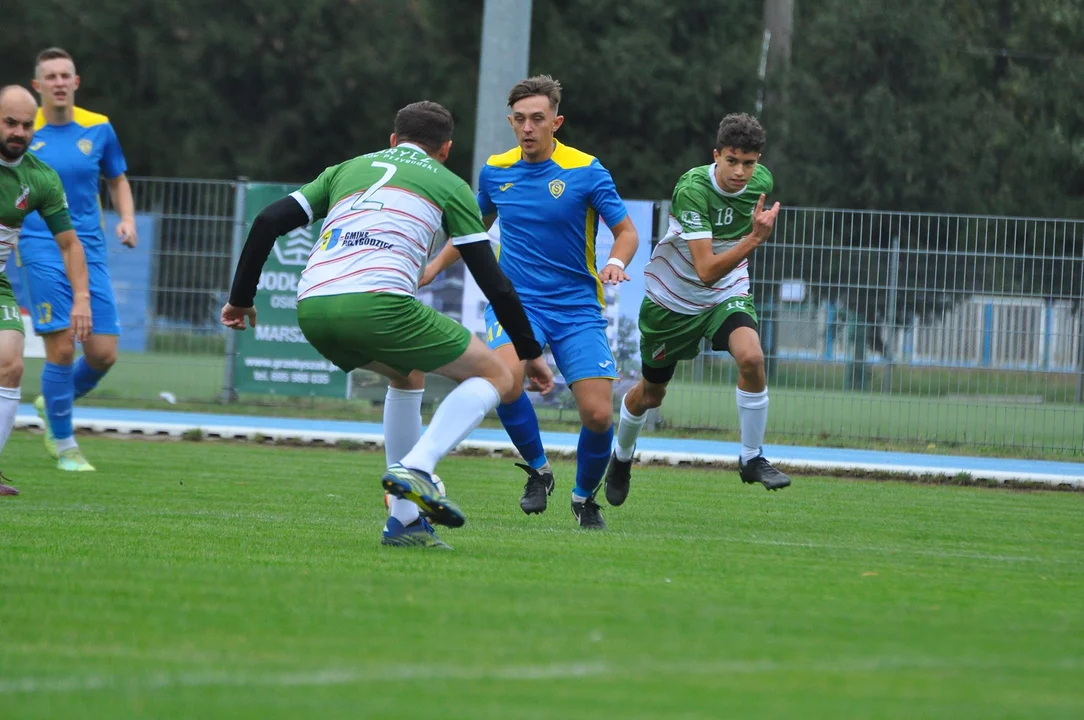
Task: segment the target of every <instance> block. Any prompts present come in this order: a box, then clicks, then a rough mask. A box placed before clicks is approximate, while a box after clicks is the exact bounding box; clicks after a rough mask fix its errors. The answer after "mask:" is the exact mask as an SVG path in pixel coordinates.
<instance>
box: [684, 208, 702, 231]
mask: <svg viewBox="0 0 1084 720" xmlns="http://www.w3.org/2000/svg"><path fill="white" fill-rule="evenodd" d="M681 222H683V223H685V224H686V225H695V226H697V227H699V226H700V225H701V220H700V213H698V212H695V211H693V210H682V211H681Z"/></svg>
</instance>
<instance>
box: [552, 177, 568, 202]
mask: <svg viewBox="0 0 1084 720" xmlns="http://www.w3.org/2000/svg"><path fill="white" fill-rule="evenodd" d="M564 192H565V181H564V180H550V195H552V196H553V199H554V200H556V199H557V198H559V197H561V195H563V194H564Z"/></svg>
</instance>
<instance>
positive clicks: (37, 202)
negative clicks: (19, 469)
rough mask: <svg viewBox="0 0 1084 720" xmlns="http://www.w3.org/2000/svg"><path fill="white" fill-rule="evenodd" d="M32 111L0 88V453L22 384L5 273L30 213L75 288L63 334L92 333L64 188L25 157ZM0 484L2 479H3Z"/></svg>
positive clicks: (18, 336) (19, 330)
mask: <svg viewBox="0 0 1084 720" xmlns="http://www.w3.org/2000/svg"><path fill="white" fill-rule="evenodd" d="M37 109H38V104H37V103H36V102H35V101H34V96H33V95H31V94H30V91H29V90H27V89H26V88H23V87H19V86H18V85H9V86H8V87H5V88H3V89H0V451H2V450H3V448H4V445H5V444H6V443H7V440H8V436H9V435H10V434H11V429H12V427H14V425H15V414H16V412H17V411H18V409H19V397H20V386H21V383H22V379H23V319H22V313H21V312H20V311H19V303H18V302H16V301H15V294H14V293H13V292H12V289H11V282H10V281H9V280H8V277H7V274H6V273H5V272H4V270H5V268H6V266H7V260H8V256H9V255H10V254H11V251H12V249H13V248H14V247H15V246H16V243H17V242H18V239H19V228H20V227H21V226H22V224H23V221H24V219H25V218H26V217H27V216H28V215H29V214H30V213H33V212H37V213H38V214H39V215H40V216H41V217H42V222H43V223H45V226H46V227H47V228H48V229H49V232H51V233H52V234H53V241H54V242H55V243H56V245H57V247H58V252H59V255H60V257H61V258H62V259H63V263H64V267H65V269H66V272H67V278H68V282H69V285H70V286H71V287H72V288H74V289H75V292H74V293H73V299H72V303H71V311H70V313H69V318H70V321H71V326H70V329H69V330H68V331H67V332H69V333H71V334H73V335H74V336H75V338H76V339H78V340H84V339H85V338H86V337H87V335H88V334H89V333H90V328H91V317H90V291H89V289H88V288H87V266H86V260H85V258H84V256H83V246H82V244H81V243H80V242H79V238H78V236H76V234H75V231H74V230H73V229H72V221H71V217H70V216H69V215H68V202H67V200H66V199H65V197H64V187H63V185H62V184H61V182H60V178H59V177H58V176H57V174H56V172H55V171H54V170H53V169H52V168H51V167H49V166H48V165H46V164H45V163H43V162H42V161H41V160H39V159H38V158H36V157H34V156H33V155H32V154H29V153H27V152H26V150H27V148H28V147H29V146H30V144H31V142H32V141H33V139H34V114H35V113H36V112H37ZM0 480H5V478H4V476H3V475H0ZM0 495H18V491H16V490H15V488H13V487H11V486H10V485H7V484H0Z"/></svg>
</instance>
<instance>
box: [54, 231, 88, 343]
mask: <svg viewBox="0 0 1084 720" xmlns="http://www.w3.org/2000/svg"><path fill="white" fill-rule="evenodd" d="M53 238H54V239H55V240H56V244H57V246H58V247H59V248H60V256H61V257H62V258H63V259H64V272H65V273H67V275H68V282H69V283H71V286H72V310H71V315H70V316H69V317H70V318H71V329H72V334H74V335H75V339H76V340H77V341H79V342H82V341H84V340H86V339H87V338H88V337H89V336H90V332H91V328H92V326H93V323H92V322H91V317H90V281H89V279H88V277H87V257H86V253H84V252H83V243H81V242H79V236H78V235H76V234H75V230H62V231H60V232H58V233H56V234H55V235H53Z"/></svg>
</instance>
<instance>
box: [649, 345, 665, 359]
mask: <svg viewBox="0 0 1084 720" xmlns="http://www.w3.org/2000/svg"><path fill="white" fill-rule="evenodd" d="M651 359H652V360H654V361H656V362H658V361H659V360H665V359H666V343H663V344H662V345H659V346H658V347H657V348H655V349H654V350H652V351H651Z"/></svg>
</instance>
